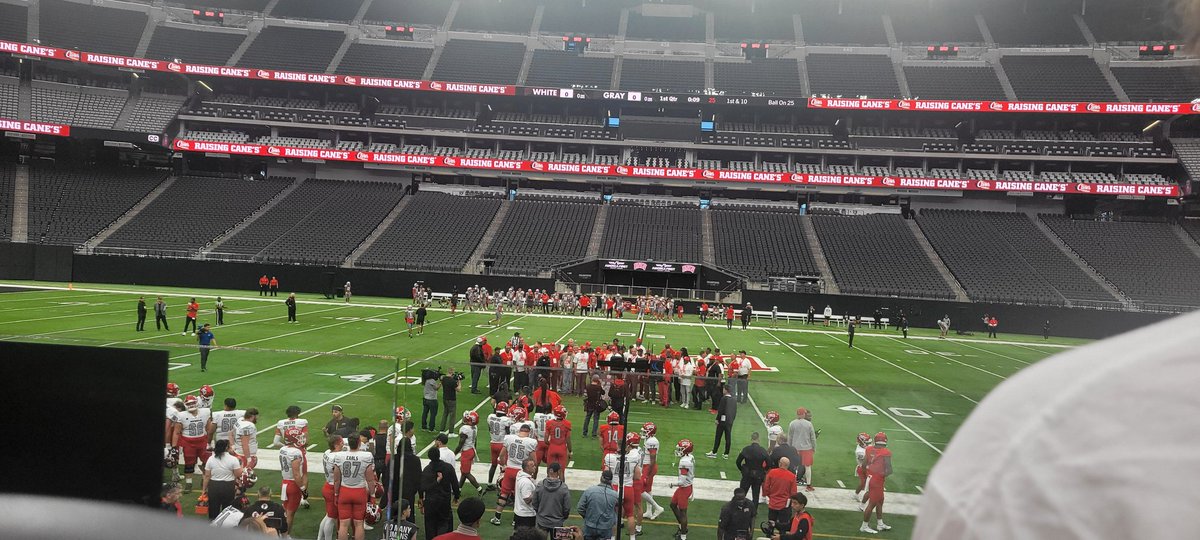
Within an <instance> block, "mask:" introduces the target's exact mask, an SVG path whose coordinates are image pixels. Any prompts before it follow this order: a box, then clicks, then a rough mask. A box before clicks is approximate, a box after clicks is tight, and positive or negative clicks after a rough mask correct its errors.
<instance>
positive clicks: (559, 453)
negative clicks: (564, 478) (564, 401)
mask: <svg viewBox="0 0 1200 540" xmlns="http://www.w3.org/2000/svg"><path fill="white" fill-rule="evenodd" d="M545 437H546V438H545V441H546V462H547V463H557V464H558V466H559V467H562V469H563V470H564V471H565V470H566V469H567V463H569V462H570V459H571V454H572V453H574V449H572V447H571V421H570V420H567V408H566V407H563V406H562V405H559V406H557V407H555V408H554V419H552V420H547V421H546V433H545Z"/></svg>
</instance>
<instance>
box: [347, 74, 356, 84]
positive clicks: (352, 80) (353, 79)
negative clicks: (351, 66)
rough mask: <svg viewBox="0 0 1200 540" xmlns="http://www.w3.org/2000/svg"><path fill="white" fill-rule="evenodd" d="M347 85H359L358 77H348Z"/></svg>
mask: <svg viewBox="0 0 1200 540" xmlns="http://www.w3.org/2000/svg"><path fill="white" fill-rule="evenodd" d="M346 84H358V77H355V76H354V75H346Z"/></svg>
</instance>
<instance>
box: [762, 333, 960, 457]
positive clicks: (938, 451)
mask: <svg viewBox="0 0 1200 540" xmlns="http://www.w3.org/2000/svg"><path fill="white" fill-rule="evenodd" d="M767 335H768V336H771V337H773V338H775V341H778V342H780V343H782V344H783V346H784V347H787V348H788V350H790V351H792V353H794V354H795V355H796V356H799V357H800V358H802V359H804V361H805V362H808V363H809V364H811V365H812V366H813V367H815V368H817V369H818V370H820V371H821V373H824V374H825V376H826V377H829V378H830V379H832V380H833V382H835V383H837V384H838V385H839V386H841V387H842V388H845V389H846V390H849V391H850V392H851V393H853V394H854V395H856V396H858V398H859V399H861V400H863V401H865V402H866V403H867V404H868V405H870V406H872V407H874V408H875V410H876V411H878V412H879V414H882V415H884V416H886V417H888V419H890V420H891V421H893V422H895V423H896V425H898V426H900V427H901V428H902V429H903V430H904V431H907V432H909V433H911V434H912V435H913V436H914V437H916V438H917V440H919V441H921V442H923V443H925V446H928V447H929V448H931V449H932V450H933V451H934V452H937V453H938V455H941V454H942V451H941V449H939V448H938V447H936V446H934V445H933V443H931V442H929V441H927V440H925V438H924V437H922V436H921V435H920V434H918V433H917V432H916V431H913V429H912V428H910V427H908V426H907V425H905V424H904V422H901V421H900V420H897V419H896V417H895V416H892V415H891V414H890V413H889V412H888V411H887V409H884V408H883V407H880V406H879V405H876V404H875V402H873V401H871V400H870V399H867V396H864V395H862V394H861V393H859V391H858V390H855V389H853V388H851V387H850V386H848V385H847V384H846V383H844V382H842V381H841V379H838V378H837V377H834V376H833V374H832V373H830V372H828V371H826V370H825V368H823V367H821V366H820V365H818V364H817V363H816V362H813V361H812V360H811V359H809V358H808V357H807V356H805V355H804V354H803V353H801V352H800V351H798V350H796V349H795V348H794V347H792V346H791V344H789V343H787V342H785V341H783V340H782V339H779V338H778V337H777V336H775V335H774V334H772V333H771V331H769V330H768V331H767Z"/></svg>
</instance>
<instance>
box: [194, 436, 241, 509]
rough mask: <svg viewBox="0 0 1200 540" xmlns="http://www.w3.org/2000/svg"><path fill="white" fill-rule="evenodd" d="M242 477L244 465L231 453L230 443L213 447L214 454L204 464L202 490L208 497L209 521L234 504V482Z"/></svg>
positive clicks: (218, 443)
mask: <svg viewBox="0 0 1200 540" xmlns="http://www.w3.org/2000/svg"><path fill="white" fill-rule="evenodd" d="M240 476H242V464H241V462H239V461H238V459H237V458H236V457H234V456H233V455H232V454H230V453H229V441H226V440H220V441H217V443H216V444H215V445H213V454H212V455H211V456H209V457H208V461H206V462H205V463H204V483H203V484H202V487H201V489H202V490H203V492H204V494H205V495H208V519H210V520H212V519H216V517H217V514H220V513H221V510H222V509H224V508H225V507H226V506H229V505H231V504H233V497H234V491H235V490H234V487H235V486H234V481H235V480H237V479H238V478H239V477H240Z"/></svg>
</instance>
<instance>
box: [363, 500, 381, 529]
mask: <svg viewBox="0 0 1200 540" xmlns="http://www.w3.org/2000/svg"><path fill="white" fill-rule="evenodd" d="M382 515H383V512H381V511H380V510H379V505H378V504H375V503H369V504H367V515H366V519H365V521H366V522H367V525H374V524H376V523H379V518H380V517H381V516H382Z"/></svg>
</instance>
